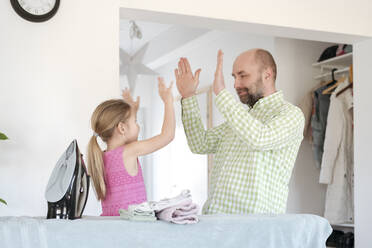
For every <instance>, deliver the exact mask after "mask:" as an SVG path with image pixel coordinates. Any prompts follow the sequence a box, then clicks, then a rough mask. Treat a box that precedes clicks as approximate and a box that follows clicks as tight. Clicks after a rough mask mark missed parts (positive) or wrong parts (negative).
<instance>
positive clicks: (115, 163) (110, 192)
mask: <svg viewBox="0 0 372 248" xmlns="http://www.w3.org/2000/svg"><path fill="white" fill-rule="evenodd" d="M123 150H124V146H119V147H117V148H116V149H113V150H110V151H106V152H104V153H103V163H104V174H105V182H106V196H105V199H104V200H102V201H101V204H102V214H101V216H118V215H119V209H127V208H128V205H130V204H139V203H142V202H145V201H147V198H146V189H145V184H144V181H143V176H142V170H141V166H140V164H139V162H137V168H138V172H137V174H136V175H133V176H132V175H130V174H129V173H128V171H127V169H126V168H125V166H124V162H123ZM137 161H138V160H137Z"/></svg>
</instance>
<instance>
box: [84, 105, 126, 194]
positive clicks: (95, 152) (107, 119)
mask: <svg viewBox="0 0 372 248" xmlns="http://www.w3.org/2000/svg"><path fill="white" fill-rule="evenodd" d="M130 110H131V109H130V105H129V104H128V103H126V102H124V101H123V100H120V99H112V100H107V101H105V102H103V103H101V104H100V105H98V106H97V108H96V109H95V110H94V112H93V114H92V118H91V127H92V130H93V131H94V135H93V136H92V137H91V138H90V140H89V144H88V171H89V174H90V176H91V179H92V181H93V185H94V189H95V191H96V195H97V199H98V200H103V199H105V196H106V185H105V171H104V164H103V152H102V150H101V148H100V147H99V145H98V142H97V136H99V137H100V138H101V139H102V141H103V142H105V143H106V144H107V142H108V140H110V139H111V137H112V135H113V133H114V130H115V127H117V125H118V124H119V123H120V122H124V123H125V122H126V121H127V119H128V118H129V116H130Z"/></svg>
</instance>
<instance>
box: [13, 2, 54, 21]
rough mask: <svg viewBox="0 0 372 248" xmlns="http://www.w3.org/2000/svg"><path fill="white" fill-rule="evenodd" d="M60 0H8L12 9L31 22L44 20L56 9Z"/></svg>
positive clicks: (51, 15)
mask: <svg viewBox="0 0 372 248" xmlns="http://www.w3.org/2000/svg"><path fill="white" fill-rule="evenodd" d="M59 2H60V0H10V3H11V4H12V7H13V9H14V10H15V12H17V14H18V15H20V16H21V17H22V18H24V19H26V20H28V21H31V22H44V21H47V20H49V19H50V18H52V17H53V16H54V15H55V14H56V13H57V10H58V7H59Z"/></svg>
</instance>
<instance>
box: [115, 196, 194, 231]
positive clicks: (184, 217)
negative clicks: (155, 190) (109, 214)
mask: <svg viewBox="0 0 372 248" xmlns="http://www.w3.org/2000/svg"><path fill="white" fill-rule="evenodd" d="M198 210H199V207H198V206H197V205H196V204H195V203H193V202H192V199H191V194H190V190H183V191H182V192H181V194H179V195H178V196H176V197H173V198H165V199H162V200H160V201H150V202H143V203H141V204H135V205H129V207H128V210H125V209H120V210H119V214H120V216H121V217H122V218H124V219H127V220H135V221H155V220H156V219H157V218H158V219H159V220H164V221H168V222H171V223H175V224H194V223H197V222H198V221H199V219H198V216H197V213H198Z"/></svg>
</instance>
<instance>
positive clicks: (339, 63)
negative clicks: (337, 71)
mask: <svg viewBox="0 0 372 248" xmlns="http://www.w3.org/2000/svg"><path fill="white" fill-rule="evenodd" d="M352 63H353V53H347V54H343V55H340V56H336V57H333V58H330V59H326V60H323V61H321V62H318V63H314V64H313V67H319V68H320V67H322V66H327V67H328V66H329V67H332V66H333V67H335V68H339V67H345V66H349V65H351V64H352Z"/></svg>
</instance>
